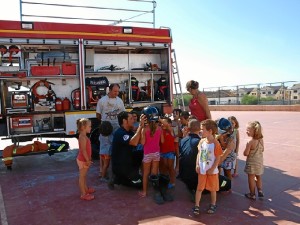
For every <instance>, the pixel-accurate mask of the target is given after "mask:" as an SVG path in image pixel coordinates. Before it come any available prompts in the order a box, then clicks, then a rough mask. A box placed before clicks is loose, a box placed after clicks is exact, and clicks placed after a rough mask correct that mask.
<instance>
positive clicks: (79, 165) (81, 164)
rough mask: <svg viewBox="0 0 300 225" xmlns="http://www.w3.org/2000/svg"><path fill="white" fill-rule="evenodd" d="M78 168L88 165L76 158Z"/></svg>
mask: <svg viewBox="0 0 300 225" xmlns="http://www.w3.org/2000/svg"><path fill="white" fill-rule="evenodd" d="M76 161H77V165H78V168H79V170H81V169H88V168H89V167H88V166H87V165H86V162H83V161H80V160H78V159H76Z"/></svg>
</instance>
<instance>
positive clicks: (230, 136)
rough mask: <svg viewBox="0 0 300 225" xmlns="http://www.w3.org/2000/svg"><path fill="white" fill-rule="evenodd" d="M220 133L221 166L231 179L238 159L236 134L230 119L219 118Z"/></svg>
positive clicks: (225, 174)
mask: <svg viewBox="0 0 300 225" xmlns="http://www.w3.org/2000/svg"><path fill="white" fill-rule="evenodd" d="M218 133H219V135H218V140H219V142H220V144H221V147H222V150H223V154H222V156H221V160H220V167H221V168H222V169H223V170H224V176H226V177H228V178H229V179H230V180H231V179H232V175H231V170H232V169H234V162H235V159H236V153H235V148H236V136H235V135H234V133H233V128H232V124H231V122H230V121H229V120H228V119H225V118H221V119H219V121H218Z"/></svg>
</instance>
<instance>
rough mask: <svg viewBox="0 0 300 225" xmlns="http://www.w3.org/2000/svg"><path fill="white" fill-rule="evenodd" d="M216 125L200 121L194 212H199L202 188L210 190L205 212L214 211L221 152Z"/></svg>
mask: <svg viewBox="0 0 300 225" xmlns="http://www.w3.org/2000/svg"><path fill="white" fill-rule="evenodd" d="M217 132H218V126H217V124H216V122H215V121H213V120H211V119H207V120H204V121H202V122H201V133H202V139H201V141H200V142H199V145H198V150H199V151H198V155H197V161H196V171H197V173H198V185H197V190H196V196H195V207H194V208H193V212H194V214H196V215H198V214H199V212H200V209H199V204H200V200H201V196H202V191H203V190H204V189H206V190H208V191H210V196H211V203H210V205H209V208H208V210H207V213H209V214H213V213H215V211H216V208H217V205H216V201H217V191H218V190H219V170H218V164H219V161H220V158H221V154H222V148H221V145H220V143H219V142H218V141H217V140H216V139H215V134H216V133H217Z"/></svg>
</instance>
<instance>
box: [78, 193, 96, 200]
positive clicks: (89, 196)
mask: <svg viewBox="0 0 300 225" xmlns="http://www.w3.org/2000/svg"><path fill="white" fill-rule="evenodd" d="M94 198H95V196H94V195H91V194H85V195H82V196H80V199H81V200H86V201H90V200H93V199H94Z"/></svg>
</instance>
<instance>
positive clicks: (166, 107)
mask: <svg viewBox="0 0 300 225" xmlns="http://www.w3.org/2000/svg"><path fill="white" fill-rule="evenodd" d="M171 42H172V39H171V35H170V30H169V29H165V28H164V29H155V28H141V27H128V26H126V27H122V26H111V25H88V24H66V23H48V22H20V21H0V90H1V95H0V102H1V104H0V107H1V113H0V114H1V123H0V126H1V127H0V128H1V132H2V133H1V136H5V138H8V139H13V141H14V142H19V141H28V140H32V138H33V137H37V136H46V137H49V136H62V135H66V136H73V135H75V133H76V122H75V121H76V119H78V118H82V117H86V118H91V119H92V120H95V119H93V118H95V108H96V104H97V101H98V99H99V98H100V97H101V96H103V95H105V94H106V92H107V87H108V85H109V84H111V83H118V84H119V85H120V87H121V88H120V97H121V98H122V99H123V101H124V104H125V106H126V108H128V109H133V108H142V107H144V106H147V105H155V106H156V107H158V108H159V109H160V110H161V112H164V113H170V110H171V105H172V100H173V99H172V98H173V97H172V96H173V90H172V89H173V83H174V82H173V78H172V75H173V74H172V72H173V71H172V70H173V69H172V67H173V62H172V59H171V55H172V49H171Z"/></svg>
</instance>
